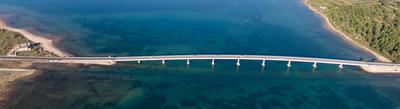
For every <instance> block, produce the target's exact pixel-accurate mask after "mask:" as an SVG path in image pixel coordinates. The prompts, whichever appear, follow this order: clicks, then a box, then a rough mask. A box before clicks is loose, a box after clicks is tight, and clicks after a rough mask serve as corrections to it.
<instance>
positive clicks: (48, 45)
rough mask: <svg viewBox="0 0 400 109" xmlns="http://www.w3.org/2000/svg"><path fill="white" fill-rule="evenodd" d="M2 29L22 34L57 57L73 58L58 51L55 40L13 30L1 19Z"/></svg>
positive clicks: (21, 30) (0, 26) (16, 29)
mask: <svg viewBox="0 0 400 109" xmlns="http://www.w3.org/2000/svg"><path fill="white" fill-rule="evenodd" d="M0 28H2V29H6V30H9V31H14V32H17V33H20V34H21V35H22V36H24V37H25V38H27V39H28V40H31V41H32V42H35V43H40V46H41V47H42V48H43V49H44V50H46V51H48V52H51V53H53V54H55V55H57V56H60V57H67V56H72V55H70V54H68V53H66V52H64V51H62V50H60V49H58V48H57V47H55V46H54V44H53V40H51V39H48V38H46V37H43V36H40V35H35V34H33V33H31V32H28V31H26V30H24V29H18V28H13V27H11V26H9V25H7V23H6V22H5V21H4V20H3V19H1V18H0Z"/></svg>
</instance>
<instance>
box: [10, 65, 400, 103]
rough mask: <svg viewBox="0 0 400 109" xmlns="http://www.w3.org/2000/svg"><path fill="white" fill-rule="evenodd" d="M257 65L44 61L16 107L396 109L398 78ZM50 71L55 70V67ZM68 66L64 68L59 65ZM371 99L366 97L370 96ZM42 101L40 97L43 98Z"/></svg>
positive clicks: (20, 90) (330, 68) (19, 86)
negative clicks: (40, 70) (51, 62)
mask: <svg viewBox="0 0 400 109" xmlns="http://www.w3.org/2000/svg"><path fill="white" fill-rule="evenodd" d="M286 64H287V63H286V62H268V63H267V65H266V66H265V67H264V68H263V67H261V63H260V62H258V61H242V62H241V65H240V67H237V66H236V61H216V63H215V66H214V67H213V66H212V65H211V63H210V61H207V60H204V61H192V62H191V63H190V65H187V64H186V63H185V61H167V62H166V64H164V65H163V64H161V62H142V63H141V64H137V63H134V62H129V63H119V64H117V65H114V66H68V68H67V69H65V65H46V64H38V65H35V66H33V67H35V68H39V69H43V70H42V73H40V74H38V75H37V76H35V77H33V78H30V79H28V80H23V81H18V82H16V83H15V84H16V87H14V91H13V93H12V94H11V95H12V97H11V98H10V100H9V101H10V102H9V103H8V105H7V106H6V107H7V108H13V109H24V108H28V107H29V108H30V109H41V108H45V107H46V108H52V109H72V108H74V109H105V108H115V109H199V108H202V109H267V108H305V109H309V108H325V109H338V108H340V109H346V108H347V109H350V108H382V109H390V108H395V107H396V106H398V103H400V102H399V101H400V100H399V99H396V98H399V97H400V96H399V95H400V93H399V92H400V86H399V85H398V84H397V83H398V82H397V81H398V79H397V78H399V76H396V75H373V74H367V73H365V72H362V71H359V70H358V68H353V67H348V66H346V67H345V68H344V69H339V68H338V67H337V66H336V65H322V64H321V65H319V66H318V67H317V68H315V69H314V68H313V67H312V64H310V63H293V64H292V67H291V68H287V67H286ZM50 66H52V67H50ZM60 66H63V67H60ZM366 95H368V96H366ZM37 98H41V99H40V100H37Z"/></svg>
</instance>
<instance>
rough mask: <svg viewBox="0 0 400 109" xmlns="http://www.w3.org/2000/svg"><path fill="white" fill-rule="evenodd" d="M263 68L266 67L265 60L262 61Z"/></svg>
mask: <svg viewBox="0 0 400 109" xmlns="http://www.w3.org/2000/svg"><path fill="white" fill-rule="evenodd" d="M261 66H263V67H265V59H264V60H263V61H262V63H261Z"/></svg>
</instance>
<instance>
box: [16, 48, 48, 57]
mask: <svg viewBox="0 0 400 109" xmlns="http://www.w3.org/2000/svg"><path fill="white" fill-rule="evenodd" d="M17 56H46V57H55V56H56V55H54V54H53V53H51V52H48V51H45V50H42V48H40V47H35V48H34V49H32V50H31V51H21V52H17Z"/></svg>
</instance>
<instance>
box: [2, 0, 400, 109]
mask: <svg viewBox="0 0 400 109" xmlns="http://www.w3.org/2000/svg"><path fill="white" fill-rule="evenodd" d="M0 17H1V18H3V19H5V20H6V21H7V22H8V23H9V24H10V25H12V26H14V27H18V28H25V29H27V30H30V31H32V32H34V33H36V34H41V35H46V36H49V37H51V38H54V39H56V40H57V42H58V43H57V45H58V46H59V47H61V48H64V49H65V50H66V51H68V52H70V53H72V54H74V55H77V56H109V55H114V56H126V55H160V54H258V55H262V54H264V55H288V56H310V57H326V58H337V59H350V60H358V59H360V58H368V59H373V57H372V56H371V54H368V53H366V52H364V51H362V50H360V49H358V48H356V47H354V46H351V45H350V44H348V43H347V42H346V41H344V40H342V39H341V38H340V37H338V36H337V35H336V34H334V33H332V32H330V31H328V30H326V29H325V28H324V27H323V22H322V20H321V18H319V17H318V16H317V15H315V14H314V13H312V12H311V11H310V10H309V9H307V8H306V7H305V6H304V5H303V4H301V1H300V0H285V1H283V0H219V1H215V0H202V1H199V0H114V1H112V2H111V1H107V0H85V1H83V0H52V1H49V0H36V1H31V0H2V1H0ZM216 64H217V65H216V66H215V67H212V66H211V65H210V61H209V60H204V61H193V62H192V64H191V65H190V66H187V65H186V64H185V62H184V61H168V62H167V64H166V65H161V64H160V62H144V63H142V64H136V63H134V62H132V63H119V64H117V65H114V66H64V65H35V66H33V67H34V68H38V69H43V72H42V74H40V75H38V76H37V77H35V78H32V79H30V80H28V81H20V82H17V83H16V84H17V85H16V87H15V88H14V90H15V91H14V93H13V94H12V95H13V97H12V98H11V99H10V101H9V103H8V105H7V106H6V108H14V109H26V108H32V109H43V108H50V109H109V108H110V109H177V108H180V109H186V108H188V109H256V108H262V109H268V108H276V109H285V108H306V109H308V108H319V109H321V108H325V109H338V108H343V109H346V108H349V109H351V108H353V109H358V108H361V109H363V108H381V109H391V108H396V107H397V106H399V103H400V96H399V94H398V92H399V91H400V86H399V85H397V82H398V81H399V80H398V78H399V77H398V75H389V74H367V73H365V72H363V71H360V70H359V69H358V68H355V67H349V66H345V69H338V68H337V66H336V65H319V66H318V68H316V69H313V68H312V67H311V63H294V64H293V67H292V68H286V62H268V63H267V66H266V67H265V68H261V65H260V62H258V61H242V62H241V66H240V67H236V66H235V61H234V60H232V61H217V63H216ZM64 67H67V68H64ZM38 98H40V100H38Z"/></svg>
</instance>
